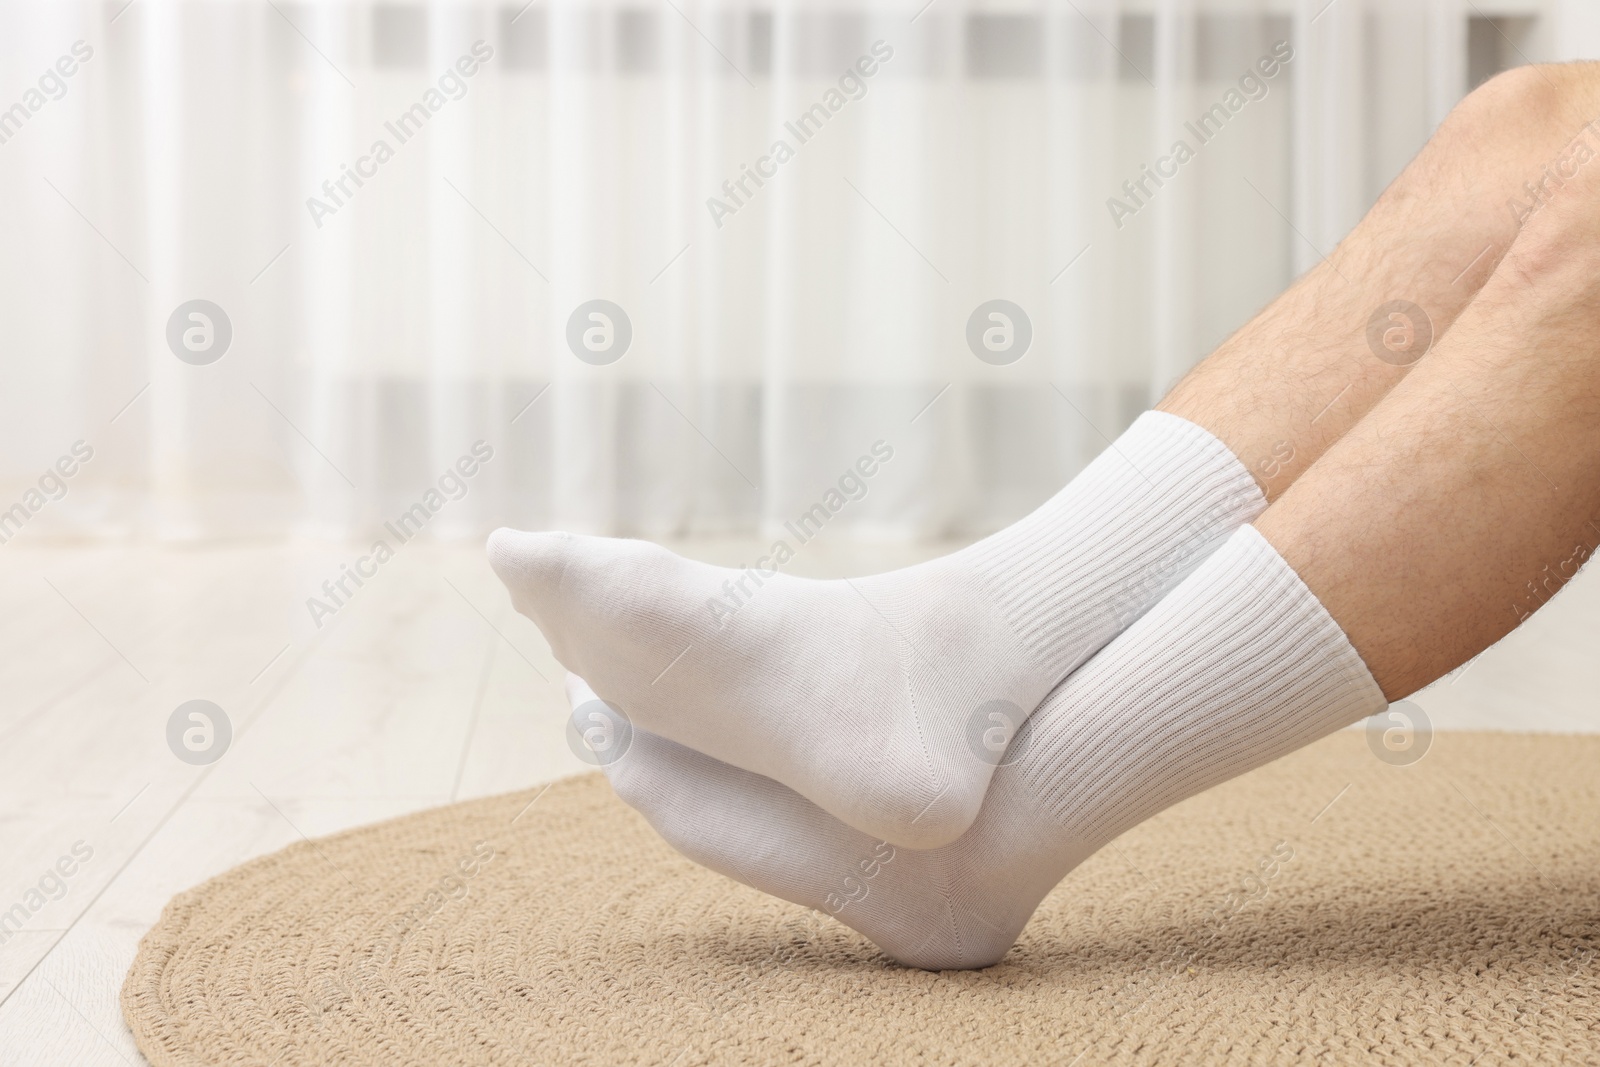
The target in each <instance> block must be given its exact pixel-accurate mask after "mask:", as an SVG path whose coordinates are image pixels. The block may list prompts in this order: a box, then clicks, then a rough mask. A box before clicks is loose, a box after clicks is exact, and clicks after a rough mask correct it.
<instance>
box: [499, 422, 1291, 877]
mask: <svg viewBox="0 0 1600 1067" xmlns="http://www.w3.org/2000/svg"><path fill="white" fill-rule="evenodd" d="M1264 506H1265V505H1264V501H1263V499H1262V497H1261V494H1260V491H1259V490H1258V489H1257V488H1256V485H1255V482H1254V480H1253V479H1252V478H1251V477H1250V473H1249V471H1247V470H1246V469H1245V467H1244V466H1243V465H1242V464H1241V463H1240V462H1239V461H1238V460H1237V459H1236V458H1235V457H1234V456H1233V454H1232V453H1231V452H1229V451H1228V449H1227V447H1226V446H1225V445H1223V444H1222V443H1221V442H1220V441H1218V440H1217V439H1216V438H1215V437H1213V436H1212V435H1211V434H1209V433H1207V432H1206V431H1205V430H1203V429H1201V428H1200V427H1198V426H1196V425H1194V424H1193V423H1190V422H1187V421H1185V420H1183V419H1180V418H1177V417H1176V416H1173V415H1168V414H1164V413H1161V412H1147V413H1146V414H1144V415H1143V416H1141V417H1140V418H1139V419H1138V421H1137V422H1135V423H1134V425H1133V426H1132V427H1130V428H1129V429H1128V431H1127V432H1126V433H1124V434H1123V435H1122V437H1121V438H1119V439H1118V440H1117V442H1116V443H1115V444H1114V445H1113V446H1112V447H1111V448H1110V449H1109V450H1107V451H1106V452H1105V453H1103V454H1101V455H1100V456H1099V457H1098V458H1097V459H1095V460H1094V462H1092V463H1091V464H1090V465H1089V466H1088V467H1087V468H1085V469H1084V470H1083V472H1082V473H1080V474H1079V475H1078V477H1076V478H1074V479H1073V480H1072V482H1071V483H1070V484H1069V485H1068V486H1067V487H1066V488H1064V489H1062V490H1061V492H1059V493H1057V494H1056V495H1055V496H1054V497H1052V498H1051V499H1050V500H1049V501H1048V502H1046V503H1045V504H1044V505H1043V506H1042V507H1040V508H1039V509H1038V510H1037V511H1035V512H1033V513H1032V514H1031V515H1029V516H1027V517H1026V518H1024V519H1022V520H1021V521H1020V522H1017V523H1016V524H1014V525H1012V526H1010V527H1008V528H1007V529H1005V530H1002V531H1001V532H999V533H997V534H995V535H993V536H991V537H988V538H985V539H984V540H982V541H979V542H977V543H976V544H974V545H971V546H970V547H968V548H965V549H963V550H961V551H959V552H956V553H954V554H952V555H949V556H945V557H942V558H940V559H936V560H932V561H930V562H928V563H923V564H919V565H917V566H915V567H908V568H905V569H903V570H898V571H892V572H890V573H888V574H881V575H876V576H873V577H868V578H856V579H848V580H844V579H841V580H834V581H816V580H811V579H804V578H795V577H791V576H789V575H786V574H782V573H772V572H766V573H759V574H758V573H757V572H752V571H736V570H730V569H726V568H721V567H712V566H708V565H706V564H703V563H696V562H694V561H691V560H686V559H684V558H682V557H680V556H677V555H674V554H673V553H671V552H668V551H667V550H666V549H664V548H661V547H659V546H657V545H653V544H649V543H647V542H643V541H630V540H614V539H608V538H597V537H580V536H574V535H571V534H562V533H537V534H530V533H519V532H517V531H514V530H497V531H496V532H495V533H494V535H493V536H491V537H490V539H489V558H490V561H491V562H492V563H493V564H494V568H495V570H496V572H497V573H498V574H499V575H500V578H501V580H502V581H504V582H505V584H506V586H507V587H508V588H509V589H510V590H511V597H512V602H513V603H514V604H515V605H516V607H517V610H518V611H520V612H522V613H523V614H524V615H527V616H528V617H530V618H531V619H533V620H534V622H536V623H538V625H539V628H540V629H541V630H542V631H543V632H544V635H545V637H546V639H547V640H548V641H549V642H550V646H551V648H552V649H553V651H554V652H555V655H556V658H557V659H558V660H560V662H561V663H562V664H563V665H564V666H565V667H566V668H567V669H568V670H571V671H573V672H575V673H577V674H579V675H581V676H583V677H584V678H585V679H587V680H588V682H589V684H591V685H593V686H594V688H595V690H596V691H597V692H598V693H600V694H601V695H602V696H603V697H604V698H605V699H606V700H607V701H608V702H610V703H611V704H612V705H614V706H616V707H618V708H620V709H621V710H622V711H623V712H624V713H625V714H627V715H628V716H630V717H631V719H632V721H633V723H634V725H635V726H636V727H638V728H640V729H644V730H647V731H649V732H651V733H654V734H657V735H659V736H662V737H665V738H668V739H670V740H672V741H676V742H678V743H679V744H682V745H687V746H688V747H690V748H693V749H697V750H699V751H701V752H704V753H706V754H707V755H710V756H713V757H715V758H717V759H719V760H723V761H725V762H728V763H731V764H734V765H735V766H738V767H741V768H743V769H745V770H749V771H754V772H756V773H758V774H761V775H764V776H766V777H768V778H772V779H775V780H777V781H779V782H781V783H783V784H784V785H787V786H788V787H790V788H791V789H793V790H795V791H796V792H798V793H800V794H801V795H802V796H804V797H806V798H808V799H809V800H811V801H812V802H814V803H815V804H817V805H818V806H819V807H821V808H822V809H823V810H825V811H827V812H829V813H830V814H832V815H834V816H836V817H837V818H839V819H841V820H843V821H844V822H846V823H848V824H849V825H851V826H853V827H856V828H857V829H859V830H862V831H863V832H866V833H868V834H871V835H873V836H875V837H878V838H883V839H885V840H888V841H891V842H893V843H894V844H896V845H902V846H906V847H912V848H933V847H936V846H939V845H943V844H948V843H949V842H950V841H953V840H955V838H957V837H959V836H960V835H961V833H962V832H963V831H964V830H965V829H966V828H967V827H968V826H970V825H971V823H972V820H973V819H974V818H976V817H977V813H978V808H979V807H980V805H981V804H982V803H983V795H984V791H985V789H986V788H987V787H988V784H989V778H990V777H991V775H992V774H993V771H994V763H995V758H986V756H985V754H984V753H983V752H982V751H976V752H975V741H974V739H975V738H982V737H983V735H984V731H985V730H986V729H989V728H990V727H991V726H992V725H993V724H994V723H997V722H1001V721H1002V720H1003V721H1005V723H1006V724H1007V727H1008V729H1009V730H1011V731H1014V730H1015V729H1016V728H1017V727H1020V725H1021V721H1022V720H1023V719H1024V718H1026V716H1027V715H1028V714H1029V713H1031V712H1032V711H1033V709H1034V708H1035V707H1037V706H1038V704H1039V701H1041V700H1043V699H1044V696H1045V694H1047V693H1048V692H1049V691H1050V690H1051V689H1052V688H1054V687H1055V685H1056V683H1057V682H1059V681H1060V680H1061V679H1062V678H1064V677H1066V676H1067V675H1068V674H1069V673H1071V672H1072V671H1073V670H1074V669H1076V668H1077V667H1078V665H1079V664H1081V663H1082V662H1083V661H1084V660H1086V659H1087V658H1088V657H1089V656H1091V655H1093V654H1094V652H1095V651H1096V650H1097V649H1099V648H1100V647H1101V646H1102V645H1103V644H1104V643H1105V642H1106V641H1108V640H1110V639H1111V638H1112V637H1113V636H1114V635H1115V634H1116V633H1117V632H1118V631H1119V630H1121V629H1122V628H1123V627H1124V626H1126V625H1127V624H1128V623H1129V622H1131V621H1132V619H1133V618H1135V617H1137V616H1138V615H1139V613H1140V612H1142V611H1143V610H1144V609H1145V608H1147V607H1148V606H1149V605H1150V604H1151V603H1152V602H1153V601H1154V600H1155V599H1156V598H1158V597H1159V595H1160V594H1161V592H1162V591H1163V590H1164V589H1166V588H1170V587H1171V584H1172V583H1173V582H1174V581H1176V580H1177V579H1179V578H1181V577H1182V574H1183V573H1184V572H1185V571H1187V570H1188V569H1190V568H1191V567H1192V566H1193V565H1195V564H1196V563H1198V562H1199V561H1200V560H1201V559H1203V558H1204V557H1205V555H1206V553H1207V552H1209V551H1210V550H1211V549H1212V548H1214V547H1215V545H1216V544H1217V542H1218V541H1219V540H1220V539H1221V538H1222V537H1224V536H1226V535H1227V534H1228V533H1229V532H1230V531H1232V530H1234V529H1235V528H1237V527H1238V526H1239V525H1240V524H1241V523H1244V522H1248V521H1249V520H1250V519H1252V518H1253V517H1255V515H1257V514H1259V512H1260V511H1261V509H1262V508H1263V507H1264ZM752 574H755V575H756V578H752V577H750V576H751V575H752ZM757 581H759V582H760V584H759V586H758V585H757V584H756V582H757ZM740 582H743V583H745V589H744V591H745V592H748V593H749V594H750V595H749V596H748V597H747V598H743V597H741V600H742V604H741V605H740V606H739V607H738V609H737V611H736V612H734V613H733V614H732V615H731V617H730V616H728V614H727V612H726V609H725V608H724V610H721V611H719V610H717V609H716V608H714V607H713V605H716V604H719V603H720V604H723V605H726V604H728V603H729V601H728V599H727V591H728V590H729V589H737V587H738V584H739V583H740ZM996 715H999V716H1000V718H999V719H996V718H994V716H996ZM1001 747H1002V748H1003V746H1001ZM997 755H998V753H997V754H996V758H997Z"/></svg>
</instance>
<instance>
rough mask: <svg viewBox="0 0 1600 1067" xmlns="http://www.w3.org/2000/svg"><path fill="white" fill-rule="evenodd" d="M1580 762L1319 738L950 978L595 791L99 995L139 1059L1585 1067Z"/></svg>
mask: <svg viewBox="0 0 1600 1067" xmlns="http://www.w3.org/2000/svg"><path fill="white" fill-rule="evenodd" d="M1597 771H1600V738H1590V737H1557V736H1542V737H1541V736H1525V735H1505V734H1498V735H1486V734H1442V735H1438V736H1437V737H1435V738H1434V740H1433V745H1432V750H1431V751H1429V752H1428V753H1427V754H1426V756H1424V757H1423V758H1422V759H1421V760H1420V761H1418V762H1416V763H1415V764H1413V765H1410V766H1393V765H1390V764H1389V763H1386V762H1384V761H1383V760H1382V759H1380V758H1379V757H1378V756H1376V755H1375V754H1374V752H1373V751H1371V750H1369V747H1368V743H1367V740H1366V738H1365V737H1364V736H1363V735H1362V734H1360V733H1356V732H1346V733H1341V734H1338V735H1335V736H1334V737H1331V738H1328V739H1326V740H1324V741H1322V742H1319V743H1318V744H1316V745H1314V746H1312V747H1311V748H1309V749H1306V750H1305V751H1302V752H1299V753H1297V754H1295V755H1293V756H1290V757H1288V758H1286V759H1284V760H1281V761H1279V762H1277V763H1275V764H1273V765H1271V766H1269V767H1266V768H1263V769H1261V770H1259V771H1257V772H1255V773H1253V774H1250V775H1246V776H1245V777H1244V778H1242V779H1240V780H1237V781H1234V782H1230V783H1228V784H1227V785H1224V786H1222V787H1219V788H1217V789H1215V790H1212V791H1211V792H1209V793H1206V794H1203V795H1202V796H1199V797H1195V798H1193V799H1192V800H1189V801H1187V802H1185V803H1184V804H1181V805H1179V806H1178V807H1176V808H1173V809H1171V810H1170V811H1167V812H1165V813H1163V814H1161V815H1160V816H1158V817H1156V818H1155V819H1153V820H1151V821H1150V822H1148V823H1146V824H1144V825H1143V826H1141V827H1139V828H1137V829H1136V830H1134V831H1133V832H1131V833H1129V834H1127V835H1125V836H1124V837H1122V838H1120V839H1119V840H1118V841H1117V842H1115V843H1114V844H1113V845H1112V846H1110V847H1108V848H1105V849H1103V850H1102V851H1101V852H1100V853H1099V854H1097V855H1096V856H1094V857H1093V858H1092V859H1090V860H1089V862H1087V863H1085V864H1084V865H1083V866H1082V867H1081V868H1079V869H1078V870H1077V871H1076V872H1074V873H1073V874H1072V875H1070V876H1069V877H1068V878H1067V879H1066V881H1065V882H1064V883H1063V884H1062V885H1061V886H1059V887H1058V888H1057V889H1056V891H1055V892H1054V893H1053V894H1051V896H1050V897H1049V898H1048V899H1047V900H1046V901H1045V902H1044V904H1043V906H1042V907H1041V908H1040V909H1039V912H1038V914H1037V915H1036V916H1035V917H1034V919H1033V922H1032V923H1030V924H1029V926H1028V928H1027V929H1026V931H1025V932H1024V934H1023V937H1022V939H1021V941H1020V942H1019V943H1018V944H1017V946H1016V947H1015V948H1014V949H1012V951H1011V953H1010V954H1009V955H1008V956H1006V958H1005V959H1004V960H1003V961H1002V962H1001V963H1000V964H998V965H996V966H994V967H991V968H989V969H987V970H983V971H966V972H945V973H939V974H934V973H927V972H922V971H915V970H909V969H906V968H903V967H899V966H897V965H895V964H894V963H892V962H890V961H889V960H887V959H885V958H884V957H883V956H882V955H880V954H879V953H878V952H877V951H876V950H875V949H874V948H873V947H872V945H871V944H870V943H869V942H867V941H866V940H865V939H863V938H862V937H860V936H859V935H857V934H856V933H854V932H853V931H851V930H849V929H848V928H846V927H844V926H842V925H840V924H838V923H837V922H835V921H833V920H832V919H830V918H827V917H825V916H822V915H820V914H818V913H815V912H811V911H808V910H806V909H804V908H800V907H797V906H794V905H792V904H788V903H785V902H783V901H779V900H774V899H771V898H768V897H764V896H762V895H761V894H758V893H756V892H754V891H752V890H750V889H747V888H745V887H744V886H741V885H738V884H735V883H733V882H731V881H728V880H726V879H723V878H721V877H719V876H717V875H714V874H711V873H709V872H707V871H704V870H701V869H699V868H697V867H695V866H694V865H693V864H691V863H689V862H688V861H686V860H684V859H682V858H680V857H679V856H678V855H677V854H676V853H674V852H673V851H672V850H671V849H669V848H668V847H667V846H666V845H664V844H662V843H661V842H660V841H659V840H658V839H657V838H656V837H655V836H654V834H653V833H652V832H651V830H650V829H649V828H648V826H647V825H646V824H645V823H644V821H643V820H642V819H640V818H639V817H638V816H636V815H635V814H634V813H633V812H632V811H630V810H629V809H628V808H626V807H625V806H624V805H623V804H622V803H621V802H619V801H618V800H617V799H616V798H615V797H614V796H613V795H612V794H611V792H610V789H609V787H608V786H607V785H606V783H605V781H604V779H603V778H601V777H600V776H598V775H590V776H587V777H582V778H576V779H567V780H564V781H560V782H557V783H555V784H554V785H552V786H549V787H547V788H546V789H544V790H531V791H529V792H526V793H520V794H515V795H511V796H503V797H495V798H492V799H487V800H478V801H472V802H468V803H462V804H456V805H453V806H450V807H447V808H440V809H436V810H432V811H425V812H422V813H419V814H416V815H411V816H407V817H404V818H400V819H396V820H393V821H391V822H387V823H383V824H381V825H377V826H371V827H366V828H363V829H358V830H352V831H349V832H346V833H342V834H338V835H335V836H332V837H328V838H324V839H321V840H317V841H313V842H302V843H299V844H295V845H293V846H291V847H289V848H286V849H284V850H283V851H281V852H278V853H275V854H272V855H269V856H265V857H262V858H260V859H257V860H253V861H251V862H249V863H246V864H244V865H242V866H240V867H238V868H235V869H234V870H232V871H229V872H227V873H226V874H223V875H221V876H220V877H217V878H214V879H212V880H211V881H209V882H207V883H205V884H203V885H201V886H198V887H197V888H194V889H191V890H189V891H188V892H185V893H182V894H180V895H179V896H177V897H176V898H175V899H174V900H172V901H171V903H169V904H168V905H167V907H166V909H165V911H164V912H163V914H162V916H161V919H160V921H159V922H158V923H157V924H156V926H155V927H154V929H152V930H151V931H150V932H149V933H148V934H147V935H146V936H145V938H144V940H143V942H142V943H141V944H140V947H139V952H138V957H137V958H136V959H135V961H134V963H133V966H132V969H131V970H130V971H129V973H128V977H127V981H126V983H125V985H124V987H123V990H122V1006H123V1013H124V1016H125V1018H126V1019H127V1022H128V1025H129V1026H130V1027H131V1028H132V1031H133V1033H134V1036H135V1038H136V1039H137V1041H138V1045H139V1048H140V1049H141V1050H142V1051H143V1052H144V1054H145V1055H146V1056H147V1057H148V1058H149V1060H150V1062H151V1063H152V1064H154V1065H156V1067H167V1065H184V1067H190V1065H195V1067H198V1065H202V1064H204V1065H207V1067H223V1065H258V1067H267V1065H271V1064H281V1065H285V1067H289V1065H308V1064H309V1065H321V1064H356V1065H365V1064H372V1065H379V1064H382V1065H386V1067H392V1065H399V1064H417V1065H428V1067H438V1065H454V1064H518V1065H524V1064H557V1063H561V1064H565V1063H597V1064H614V1063H653V1064H673V1065H678V1067H685V1065H690V1064H702V1063H741V1064H742V1063H836V1062H874V1063H902V1062H904V1063H912V1062H916V1063H925V1062H938V1063H963V1064H966V1063H991V1062H992V1063H1023V1062H1030V1063H1061V1064H1070V1063H1077V1064H1098V1063H1211V1062H1216V1063H1222V1062H1229V1063H1232V1062H1260V1063H1280V1062H1293V1061H1311V1060H1319V1061H1331V1062H1337V1063H1350V1062H1376V1063H1429V1064H1434V1063H1444V1064H1452V1063H1458V1064H1469V1063H1479V1064H1481V1063H1495V1062H1511V1061H1516V1062H1537V1063H1555V1062H1588V1063H1594V1062H1596V1061H1597V1060H1600V999H1597V994H1600V795H1597V792H1600V789H1597V779H1600V773H1597Z"/></svg>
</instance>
